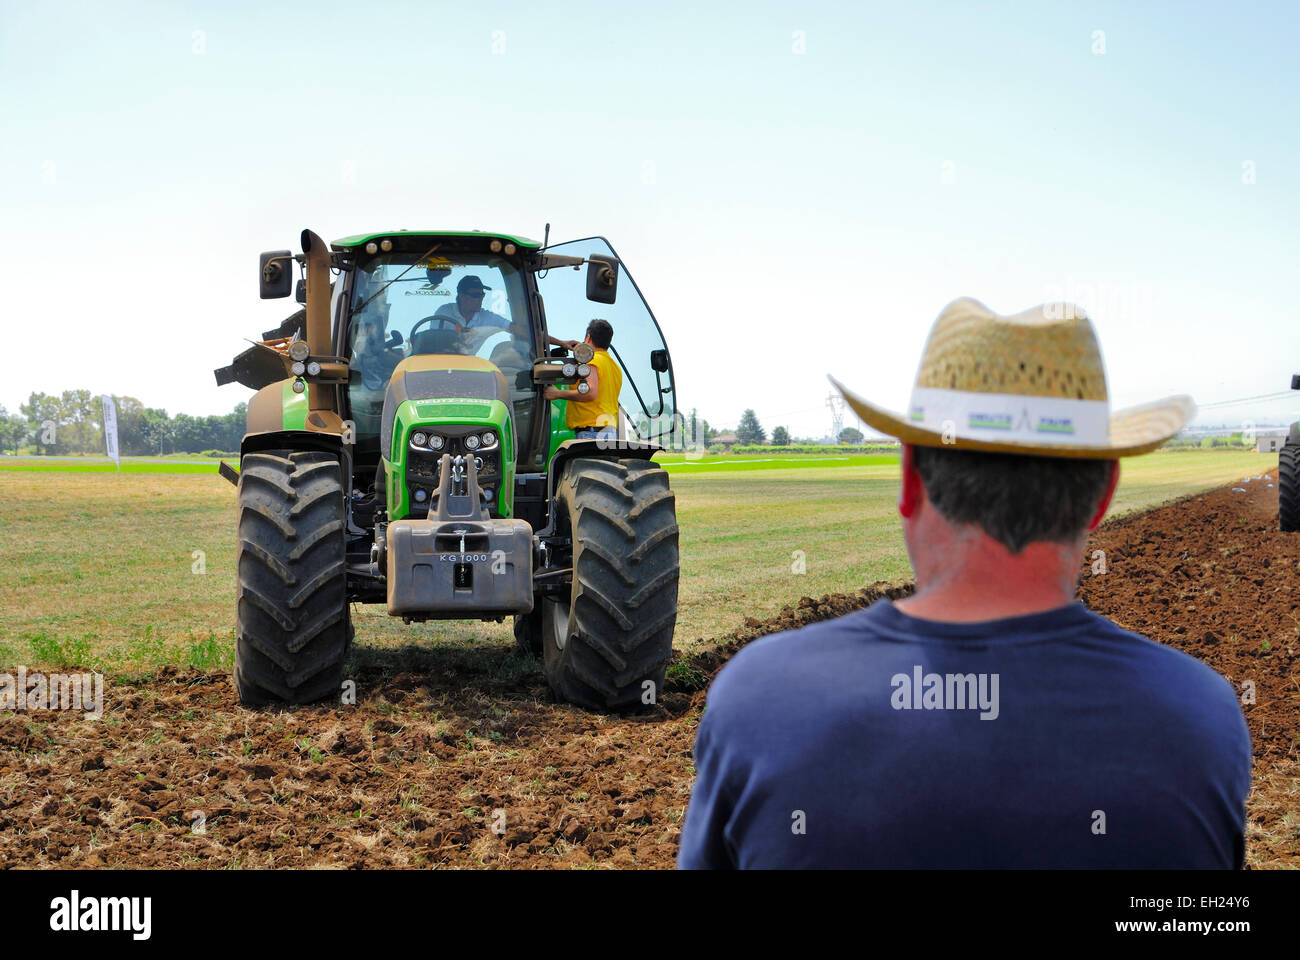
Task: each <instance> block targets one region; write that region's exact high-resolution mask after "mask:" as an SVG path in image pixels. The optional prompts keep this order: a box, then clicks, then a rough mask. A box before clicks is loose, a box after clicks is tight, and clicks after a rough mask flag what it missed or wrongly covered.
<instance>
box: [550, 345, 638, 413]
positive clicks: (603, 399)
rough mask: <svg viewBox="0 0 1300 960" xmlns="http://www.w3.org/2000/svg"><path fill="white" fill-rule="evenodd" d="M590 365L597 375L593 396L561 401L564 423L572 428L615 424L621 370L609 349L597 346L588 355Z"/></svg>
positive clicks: (621, 378) (621, 375) (621, 381)
mask: <svg viewBox="0 0 1300 960" xmlns="http://www.w3.org/2000/svg"><path fill="white" fill-rule="evenodd" d="M591 365H592V366H593V367H595V369H596V378H597V380H599V381H600V383H599V385H598V387H597V389H596V399H595V400H584V401H575V400H570V401H569V402H568V403H566V404H565V405H564V406H565V411H564V424H565V426H567V427H568V428H569V429H571V430H572V429H576V428H578V427H616V426H618V395H619V394H620V393H621V392H622V390H623V371H622V370H621V369H619V365H618V361H616V360H615V359H614V358H613V357H611V356H610V355H609V351H608V350H601V349H599V348H597V349H596V355H595V356H594V357H592V358H591ZM569 389H570V390H572V389H574V388H573V387H570V388H569Z"/></svg>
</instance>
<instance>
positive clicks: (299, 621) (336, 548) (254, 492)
mask: <svg viewBox="0 0 1300 960" xmlns="http://www.w3.org/2000/svg"><path fill="white" fill-rule="evenodd" d="M346 521H347V516H346V513H345V503H344V500H343V479H342V471H341V468H340V465H339V461H338V459H337V458H336V457H333V456H331V455H329V454H327V453H317V452H290V451H286V450H276V451H268V452H265V453H250V454H248V455H246V456H245V457H244V458H243V461H242V463H241V465H240V473H239V546H238V559H237V564H238V570H239V608H238V609H239V613H238V631H237V635H236V639H235V688H236V690H237V692H238V694H239V702H240V703H242V704H244V705H246V706H262V705H265V704H269V703H285V704H301V703H314V702H316V701H318V700H323V699H325V698H327V697H337V696H338V695H339V692H340V689H341V687H342V680H343V661H344V659H345V658H346V656H347V652H348V648H349V646H350V645H351V640H352V624H351V617H350V616H349V610H348V603H347V570H346V566H345V563H346V553H345V549H346V548H345V543H344V534H345V529H346Z"/></svg>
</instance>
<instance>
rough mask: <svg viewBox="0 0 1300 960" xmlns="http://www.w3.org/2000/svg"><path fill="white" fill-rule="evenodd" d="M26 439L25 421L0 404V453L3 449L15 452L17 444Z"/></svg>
mask: <svg viewBox="0 0 1300 960" xmlns="http://www.w3.org/2000/svg"><path fill="white" fill-rule="evenodd" d="M26 439H27V421H26V420H25V419H23V418H22V417H20V416H19V415H18V414H16V413H10V412H9V411H8V410H6V409H5V408H4V406H3V405H0V453H3V452H4V451H5V450H13V452H14V453H17V452H18V445H19V444H20V443H22V442H23V441H24V440H26Z"/></svg>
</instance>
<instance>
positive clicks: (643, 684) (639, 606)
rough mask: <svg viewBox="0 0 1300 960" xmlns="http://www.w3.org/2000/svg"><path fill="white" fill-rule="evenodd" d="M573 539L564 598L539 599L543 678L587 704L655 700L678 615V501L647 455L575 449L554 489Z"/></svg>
mask: <svg viewBox="0 0 1300 960" xmlns="http://www.w3.org/2000/svg"><path fill="white" fill-rule="evenodd" d="M556 499H557V501H558V502H557V504H556V508H557V509H558V510H559V512H560V520H561V521H562V522H563V523H566V524H567V525H568V528H569V531H570V534H571V536H572V540H573V584H572V586H571V588H570V592H569V596H568V600H567V602H564V601H556V600H553V599H543V600H542V601H541V624H542V657H543V663H544V668H545V671H546V680H547V682H548V683H549V684H550V686H551V689H552V690H553V691H554V692H555V695H556V696H557V697H559V698H560V699H562V700H567V701H569V702H570V703H576V704H578V705H580V706H583V707H587V708H589V709H595V710H626V709H630V708H636V707H640V706H642V705H645V704H650V703H654V702H657V700H658V698H659V696H660V695H661V693H662V692H663V684H664V670H665V669H666V668H667V665H668V661H669V659H670V658H671V656H672V649H673V627H674V626H675V625H676V623H677V508H676V504H675V503H674V498H673V493H672V491H671V490H669V489H668V473H667V471H665V470H664V469H663V468H662V467H660V466H659V465H658V464H655V463H652V462H651V461H649V460H601V459H589V458H577V459H574V460H571V461H569V463H567V464H566V465H565V468H564V475H563V476H562V477H561V479H560V483H559V487H558V490H557V494H556Z"/></svg>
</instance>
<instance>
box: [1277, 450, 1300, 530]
mask: <svg viewBox="0 0 1300 960" xmlns="http://www.w3.org/2000/svg"><path fill="white" fill-rule="evenodd" d="M1277 528H1278V529H1279V530H1285V531H1288V532H1292V531H1295V530H1300V443H1293V442H1292V440H1291V438H1289V437H1288V438H1287V442H1286V443H1284V444H1282V449H1281V450H1279V451H1278V452H1277Z"/></svg>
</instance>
